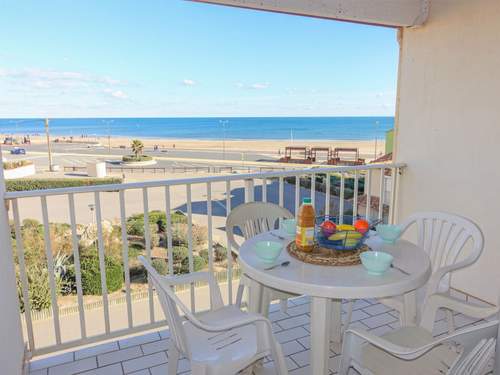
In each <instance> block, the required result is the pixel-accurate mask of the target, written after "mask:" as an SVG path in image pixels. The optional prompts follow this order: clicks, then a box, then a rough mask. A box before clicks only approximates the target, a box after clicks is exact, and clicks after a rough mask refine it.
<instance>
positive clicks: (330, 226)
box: [321, 220, 337, 237]
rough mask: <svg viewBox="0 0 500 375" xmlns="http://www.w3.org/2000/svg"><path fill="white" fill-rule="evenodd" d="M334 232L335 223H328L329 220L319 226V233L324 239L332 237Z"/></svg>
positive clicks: (335, 229)
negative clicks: (321, 233)
mask: <svg viewBox="0 0 500 375" xmlns="http://www.w3.org/2000/svg"><path fill="white" fill-rule="evenodd" d="M336 231H337V226H336V225H335V223H334V222H333V221H330V220H325V221H323V223H322V224H321V232H323V234H324V235H325V236H326V237H329V236H331V235H332V234H334V233H335V232H336Z"/></svg>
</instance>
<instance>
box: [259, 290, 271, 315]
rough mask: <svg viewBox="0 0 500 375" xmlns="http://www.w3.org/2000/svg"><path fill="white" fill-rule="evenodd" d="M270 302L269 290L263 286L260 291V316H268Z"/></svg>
mask: <svg viewBox="0 0 500 375" xmlns="http://www.w3.org/2000/svg"><path fill="white" fill-rule="evenodd" d="M270 303H271V292H270V291H269V290H268V289H267V288H264V290H263V291H262V300H261V305H260V309H261V310H260V313H261V315H262V316H265V317H267V316H269V304H270Z"/></svg>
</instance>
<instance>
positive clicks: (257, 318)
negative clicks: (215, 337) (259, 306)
mask: <svg viewBox="0 0 500 375" xmlns="http://www.w3.org/2000/svg"><path fill="white" fill-rule="evenodd" d="M189 315H190V316H188V315H186V317H187V318H188V320H189V321H190V322H191V323H192V324H193V325H194V326H195V327H197V328H199V329H202V330H203V331H207V332H223V331H229V330H231V329H235V328H240V327H243V326H246V325H249V324H254V323H258V322H261V323H264V324H266V325H268V326H269V329H271V322H270V321H269V319H267V318H265V317H263V316H261V315H258V314H251V313H246V314H245V315H244V316H238V317H235V318H233V319H231V318H229V319H228V318H225V320H224V323H215V324H214V323H212V322H205V321H203V320H200V319H198V318H197V317H196V316H194V315H193V314H189Z"/></svg>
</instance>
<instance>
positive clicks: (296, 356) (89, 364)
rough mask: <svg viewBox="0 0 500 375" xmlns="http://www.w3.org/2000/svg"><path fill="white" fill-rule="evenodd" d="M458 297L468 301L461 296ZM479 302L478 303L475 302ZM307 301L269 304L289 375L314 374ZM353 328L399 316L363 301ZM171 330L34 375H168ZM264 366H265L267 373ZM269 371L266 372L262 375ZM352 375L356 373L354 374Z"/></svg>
mask: <svg viewBox="0 0 500 375" xmlns="http://www.w3.org/2000/svg"><path fill="white" fill-rule="evenodd" d="M455 295H456V296H458V297H460V298H464V299H465V298H467V297H466V296H465V295H461V294H459V293H456V294H455ZM476 302H478V303H480V301H476ZM308 313H309V299H308V298H307V297H299V298H295V299H291V300H289V302H288V309H287V311H286V312H281V311H280V310H279V305H278V304H273V305H271V308H270V315H269V318H270V319H271V321H272V323H273V332H274V334H275V335H276V337H277V339H278V341H279V342H280V344H281V345H282V348H283V351H284V354H285V356H286V362H287V366H288V370H289V371H290V374H291V375H310V374H311V372H310V366H309V357H310V331H309V319H310V317H309V315H308ZM351 322H352V323H351V327H358V328H362V329H365V330H367V331H369V332H371V333H374V334H376V335H381V334H384V333H387V332H389V331H391V330H393V329H395V328H398V327H399V321H398V315H397V313H395V312H394V311H392V310H390V309H388V308H387V307H386V306H384V305H382V304H380V303H377V302H375V301H373V300H359V301H357V302H356V303H355V305H354V312H353V318H352V321H351ZM455 323H456V326H457V327H458V328H464V327H467V326H471V325H474V324H477V323H478V321H477V320H473V319H471V318H468V317H466V316H463V315H460V314H457V315H455ZM446 331H447V323H446V321H445V320H444V314H441V315H440V317H439V318H438V320H437V322H436V325H435V331H434V334H435V335H436V336H439V335H441V334H443V333H445V332H446ZM169 340H170V339H169V331H168V329H159V330H153V331H148V333H143V334H138V335H134V336H130V337H127V338H124V339H121V340H116V341H106V342H105V343H102V344H97V345H93V346H87V347H84V348H82V349H78V350H71V351H67V352H65V353H63V354H57V355H51V356H48V357H44V358H42V359H36V360H33V361H32V362H31V369H30V374H33V375H35V374H36V375H55V374H73V373H78V374H81V375H84V374H85V375H97V374H106V375H107V374H112V375H115V374H117V375H118V374H119V375H121V374H135V375H163V374H167V363H168V350H167V347H168V343H169ZM339 361H340V353H337V352H336V351H334V350H332V349H331V350H330V361H329V366H330V370H331V373H333V374H335V373H336V370H337V367H338V365H339ZM265 368H266V365H264V369H265ZM178 373H179V374H189V363H188V361H187V360H185V359H181V360H180V362H179V371H178ZM264 373H265V371H264V370H263V371H262V374H264ZM352 374H355V372H354V370H353V371H352Z"/></svg>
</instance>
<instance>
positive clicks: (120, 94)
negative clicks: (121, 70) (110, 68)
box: [103, 88, 128, 99]
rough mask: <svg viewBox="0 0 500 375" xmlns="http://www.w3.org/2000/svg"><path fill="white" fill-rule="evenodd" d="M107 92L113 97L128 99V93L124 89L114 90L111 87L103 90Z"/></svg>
mask: <svg viewBox="0 0 500 375" xmlns="http://www.w3.org/2000/svg"><path fill="white" fill-rule="evenodd" d="M103 91H104V92H105V93H106V94H109V95H111V96H112V97H113V98H117V99H128V95H127V94H125V93H124V92H123V91H122V90H113V89H110V88H107V89H104V90H103Z"/></svg>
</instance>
